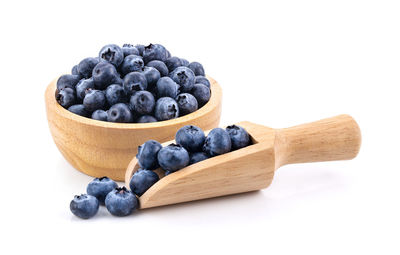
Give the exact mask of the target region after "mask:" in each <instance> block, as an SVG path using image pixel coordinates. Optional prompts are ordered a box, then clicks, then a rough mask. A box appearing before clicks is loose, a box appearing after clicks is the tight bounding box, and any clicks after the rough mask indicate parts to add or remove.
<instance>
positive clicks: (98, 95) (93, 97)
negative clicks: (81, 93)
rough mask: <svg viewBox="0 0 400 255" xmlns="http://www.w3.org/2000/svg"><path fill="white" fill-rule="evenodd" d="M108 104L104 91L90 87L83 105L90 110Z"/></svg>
mask: <svg viewBox="0 0 400 255" xmlns="http://www.w3.org/2000/svg"><path fill="white" fill-rule="evenodd" d="M105 104H106V96H105V95H104V92H103V91H101V90H96V89H89V90H87V92H86V95H85V98H83V105H84V106H85V109H86V110H87V111H88V112H93V111H95V110H98V109H103V108H104V106H105Z"/></svg>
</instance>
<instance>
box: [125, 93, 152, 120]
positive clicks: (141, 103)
mask: <svg viewBox="0 0 400 255" xmlns="http://www.w3.org/2000/svg"><path fill="white" fill-rule="evenodd" d="M129 103H130V106H131V109H132V110H133V111H135V112H136V113H138V114H140V115H145V114H151V113H152V112H153V110H154V106H155V104H156V101H155V99H154V96H153V94H151V93H150V92H148V91H145V90H144V91H138V92H136V93H135V94H134V95H133V96H131V99H130V101H129Z"/></svg>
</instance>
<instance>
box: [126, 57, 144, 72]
mask: <svg viewBox="0 0 400 255" xmlns="http://www.w3.org/2000/svg"><path fill="white" fill-rule="evenodd" d="M143 67H144V62H143V59H142V57H141V56H137V55H129V56H126V57H125V58H124V61H123V62H122V65H121V72H122V74H123V75H126V74H128V73H130V72H139V71H141V70H142V69H143Z"/></svg>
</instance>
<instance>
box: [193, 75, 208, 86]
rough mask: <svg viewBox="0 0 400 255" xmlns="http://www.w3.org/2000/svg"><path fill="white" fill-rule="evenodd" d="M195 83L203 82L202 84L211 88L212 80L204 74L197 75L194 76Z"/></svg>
mask: <svg viewBox="0 0 400 255" xmlns="http://www.w3.org/2000/svg"><path fill="white" fill-rule="evenodd" d="M194 83H195V84H197V83H201V84H204V85H206V86H207V87H209V88H210V87H211V84H210V81H209V80H208V79H207V78H206V77H204V76H196V77H195V78H194Z"/></svg>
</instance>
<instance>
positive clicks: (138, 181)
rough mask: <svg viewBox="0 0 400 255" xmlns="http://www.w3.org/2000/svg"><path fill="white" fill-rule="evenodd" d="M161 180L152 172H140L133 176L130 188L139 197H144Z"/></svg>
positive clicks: (143, 170)
mask: <svg viewBox="0 0 400 255" xmlns="http://www.w3.org/2000/svg"><path fill="white" fill-rule="evenodd" d="M158 180H160V178H159V177H158V175H157V174H156V173H155V172H153V171H151V170H145V169H142V170H139V171H137V172H135V173H134V174H133V175H132V178H131V181H130V182H129V187H130V189H131V190H132V192H133V193H134V194H136V195H137V196H139V197H140V196H141V195H143V194H144V193H145V192H146V190H148V189H149V188H150V187H151V186H153V185H154V183H156V182H158Z"/></svg>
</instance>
